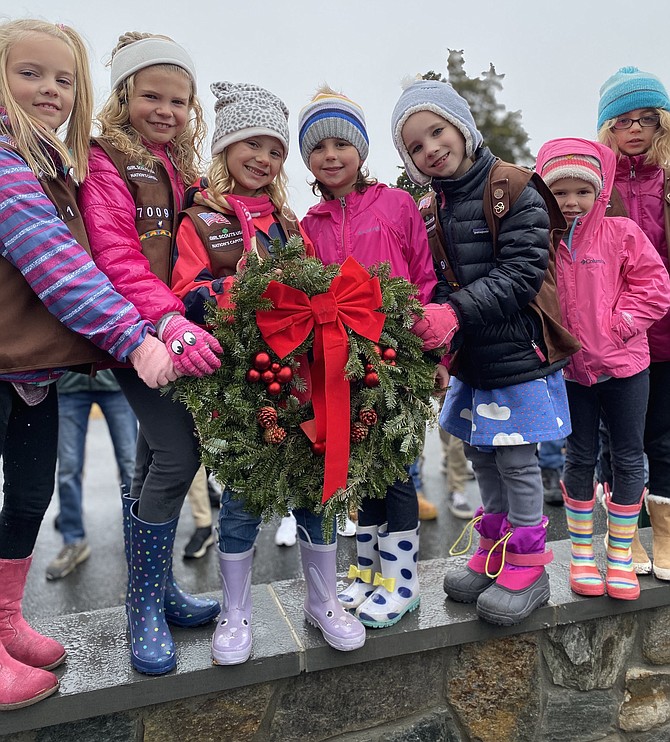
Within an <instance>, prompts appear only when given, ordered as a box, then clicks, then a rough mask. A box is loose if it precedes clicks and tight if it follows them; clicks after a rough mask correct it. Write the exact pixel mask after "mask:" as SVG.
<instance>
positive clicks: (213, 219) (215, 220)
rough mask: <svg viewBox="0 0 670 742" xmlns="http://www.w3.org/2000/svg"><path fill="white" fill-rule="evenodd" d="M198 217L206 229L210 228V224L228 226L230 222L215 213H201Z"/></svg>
mask: <svg viewBox="0 0 670 742" xmlns="http://www.w3.org/2000/svg"><path fill="white" fill-rule="evenodd" d="M198 216H199V217H200V218H201V219H202V220H203V222H205V224H206V225H207V226H208V227H211V226H212V224H230V220H228V219H226V217H225V216H224V215H223V214H218V213H217V212H215V211H206V212H201V213H199V214H198Z"/></svg>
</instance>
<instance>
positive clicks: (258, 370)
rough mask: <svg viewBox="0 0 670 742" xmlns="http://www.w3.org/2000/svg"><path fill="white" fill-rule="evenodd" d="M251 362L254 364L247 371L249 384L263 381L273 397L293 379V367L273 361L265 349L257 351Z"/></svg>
mask: <svg viewBox="0 0 670 742" xmlns="http://www.w3.org/2000/svg"><path fill="white" fill-rule="evenodd" d="M251 363H252V366H251V368H250V369H249V370H248V371H247V373H246V377H245V378H246V380H247V381H248V382H249V384H256V383H257V382H259V381H262V382H263V383H264V384H265V386H266V387H267V392H268V394H270V395H271V396H273V397H277V396H279V395H280V394H281V391H282V388H283V387H284V386H285V385H286V384H288V383H290V381H291V380H292V379H293V370H292V369H291V367H290V366H282V365H281V363H277V362H276V361H275V362H273V361H272V359H271V358H270V355H269V354H268V353H266V352H265V351H261V352H260V353H256V355H255V356H254V357H253V360H252V361H251Z"/></svg>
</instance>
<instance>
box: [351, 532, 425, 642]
mask: <svg viewBox="0 0 670 742" xmlns="http://www.w3.org/2000/svg"><path fill="white" fill-rule="evenodd" d="M378 543H379V561H380V564H381V574H380V573H379V572H377V573H376V574H375V576H374V580H373V585H374V586H376V588H377V589H376V590H375V591H374V592H373V593H372V595H371V596H370V597H369V598H367V599H366V600H365V602H363V603H361V605H360V606H359V607H358V610H357V611H356V615H357V616H358V618H359V619H360V621H361V623H362V624H363V625H364V626H369V627H370V628H373V629H381V628H384V627H385V626H393V624H395V623H397V622H398V621H400V619H401V618H402V617H403V616H404V615H405V613H409V612H410V611H413V610H414V609H415V608H418V606H419V602H420V595H419V577H418V566H419V527H418V526H417V527H416V528H413V529H412V530H410V531H399V532H396V533H389V532H388V531H387V530H386V524H384V525H383V526H380V527H379V531H378Z"/></svg>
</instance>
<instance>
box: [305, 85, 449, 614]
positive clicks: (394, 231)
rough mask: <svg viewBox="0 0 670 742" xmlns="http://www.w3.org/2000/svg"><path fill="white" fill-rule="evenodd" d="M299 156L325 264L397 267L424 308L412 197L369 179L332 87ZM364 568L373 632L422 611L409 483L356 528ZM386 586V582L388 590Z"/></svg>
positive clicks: (311, 113)
mask: <svg viewBox="0 0 670 742" xmlns="http://www.w3.org/2000/svg"><path fill="white" fill-rule="evenodd" d="M298 132H299V134H298V136H299V143H300V154H301V155H302V159H303V160H304V162H305V164H306V165H307V167H308V168H309V169H310V171H311V173H312V175H313V176H314V178H315V180H314V183H313V185H312V189H313V190H314V193H315V194H317V193H320V194H321V196H322V201H321V203H319V204H317V205H316V206H313V207H312V208H311V209H310V210H309V211H308V212H307V215H306V216H305V219H304V220H303V227H304V229H305V231H306V232H307V234H308V235H309V238H310V239H311V240H312V242H313V244H314V247H315V249H316V254H317V256H318V257H319V258H320V259H321V260H322V261H323V262H324V263H325V264H326V265H328V264H331V263H343V262H344V261H345V259H346V258H347V257H348V256H349V255H353V257H354V258H356V260H358V262H359V263H361V264H362V265H364V266H371V265H373V264H375V263H380V262H383V261H389V262H390V264H391V275H394V276H402V277H403V278H406V279H407V280H409V281H411V282H412V283H414V284H415V285H416V286H417V289H418V298H419V300H420V301H421V302H422V303H423V304H425V303H427V302H428V301H429V300H430V297H431V296H432V294H433V290H434V288H435V285H436V280H435V272H434V269H433V264H432V259H431V255H430V250H429V248H428V244H427V241H426V232H425V229H424V227H423V224H422V223H421V218H420V216H419V213H418V211H417V209H416V205H415V204H414V201H413V200H412V198H411V196H410V195H409V194H408V193H406V192H404V191H401V190H397V189H392V188H388V187H387V186H385V185H382V184H381V183H377V181H376V180H373V179H372V178H370V177H368V176H367V174H366V172H365V171H364V169H363V163H364V161H365V159H366V158H367V156H368V134H367V131H366V128H365V117H364V115H363V111H362V110H361V108H360V106H358V105H357V104H356V103H354V102H353V101H352V100H350V99H349V98H347V97H346V96H344V95H341V94H339V93H336V92H334V91H333V90H331V89H330V88H328V87H325V86H324V87H322V88H321V89H320V90H318V91H317V93H316V95H315V96H314V98H313V99H312V101H311V102H310V103H309V104H308V105H307V106H305V107H304V108H303V109H302V111H301V112H300V120H299V123H298ZM356 546H357V552H358V568H356V567H353V568H352V570H350V572H351V573H352V574H353V573H357V574H358V576H357V577H356V579H355V581H354V582H352V583H351V585H349V586H348V587H347V588H346V589H345V590H344V591H343V592H342V593H340V596H339V597H340V601H341V602H342V605H344V606H345V607H347V608H348V609H349V610H351V611H355V613H356V615H357V616H358V617H359V619H360V620H361V622H362V623H363V624H365V625H366V626H371V627H373V628H380V627H383V626H391V625H393V624H394V623H396V622H397V621H399V620H400V619H401V618H402V617H403V616H404V615H405V613H407V612H408V611H413V610H414V609H415V608H416V607H417V606H418V605H419V580H418V575H417V560H418V551H419V526H418V504H417V497H416V490H415V488H414V483H413V482H412V480H411V479H409V480H408V481H407V482H400V481H398V482H395V483H394V484H393V485H392V486H391V487H389V488H388V491H387V493H386V497H385V498H384V499H374V498H366V499H365V500H364V501H363V507H362V510H361V511H360V512H359V514H358V523H357V525H356ZM380 578H382V582H381V583H380Z"/></svg>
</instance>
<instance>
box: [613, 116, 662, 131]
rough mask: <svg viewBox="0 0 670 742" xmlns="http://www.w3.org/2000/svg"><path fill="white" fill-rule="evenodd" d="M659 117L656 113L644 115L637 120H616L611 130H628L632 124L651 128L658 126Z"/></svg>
mask: <svg viewBox="0 0 670 742" xmlns="http://www.w3.org/2000/svg"><path fill="white" fill-rule="evenodd" d="M660 120H661V117H660V116H659V115H658V114H657V113H646V114H645V115H644V116H640V118H639V119H629V118H623V119H617V120H616V121H615V122H614V123H613V124H612V128H613V129H630V127H631V126H632V125H633V124H640V126H644V127H645V128H647V127H652V126H658V124H659V121H660Z"/></svg>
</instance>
